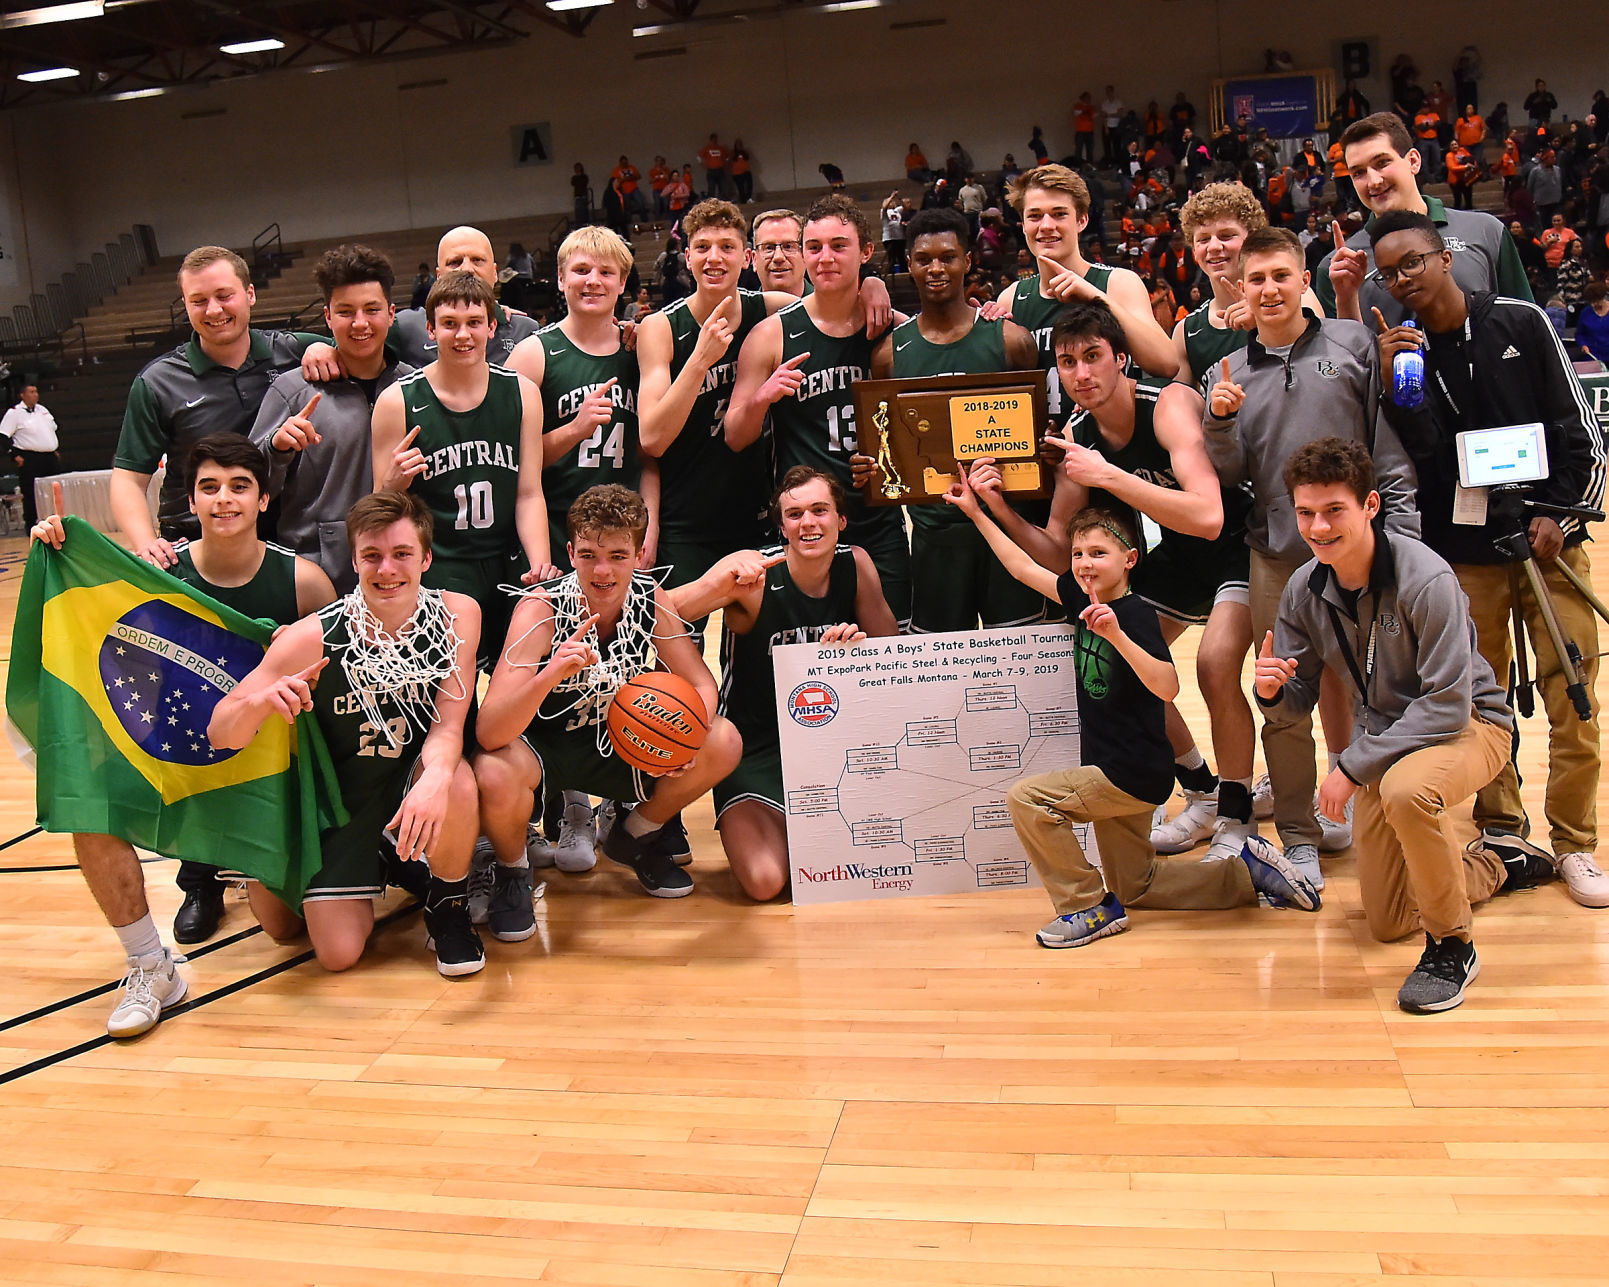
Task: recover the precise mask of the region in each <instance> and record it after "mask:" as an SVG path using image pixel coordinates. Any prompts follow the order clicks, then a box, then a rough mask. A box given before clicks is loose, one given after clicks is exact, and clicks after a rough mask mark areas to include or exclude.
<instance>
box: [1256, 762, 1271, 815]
mask: <svg viewBox="0 0 1609 1287" xmlns="http://www.w3.org/2000/svg"><path fill="white" fill-rule="evenodd" d="M1251 816H1252V817H1253V818H1256V819H1258V820H1261V819H1264V818H1272V817H1273V816H1274V784H1273V783H1272V782H1270V781H1269V780H1268V774H1266V773H1265V774H1263V775H1262V777H1260V778H1258V779H1257V781H1255V782H1253V783H1252V784H1251Z"/></svg>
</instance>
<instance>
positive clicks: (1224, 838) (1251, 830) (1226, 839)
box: [1201, 818, 1257, 862]
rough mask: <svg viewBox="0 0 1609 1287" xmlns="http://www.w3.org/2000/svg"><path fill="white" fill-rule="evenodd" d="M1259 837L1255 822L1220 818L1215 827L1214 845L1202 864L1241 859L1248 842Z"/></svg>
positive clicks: (1211, 845) (1213, 832) (1203, 858)
mask: <svg viewBox="0 0 1609 1287" xmlns="http://www.w3.org/2000/svg"><path fill="white" fill-rule="evenodd" d="M1256 836H1257V824H1256V823H1255V822H1242V821H1241V820H1240V819H1239V818H1219V819H1218V821H1217V822H1216V823H1215V824H1214V825H1213V829H1212V843H1211V844H1210V845H1208V846H1207V852H1206V853H1205V854H1204V855H1203V856H1202V859H1201V861H1202V862H1230V861H1235V860H1238V859H1239V858H1240V851H1241V850H1242V849H1244V848H1245V847H1246V842H1247V841H1248V840H1252V839H1255V838H1256Z"/></svg>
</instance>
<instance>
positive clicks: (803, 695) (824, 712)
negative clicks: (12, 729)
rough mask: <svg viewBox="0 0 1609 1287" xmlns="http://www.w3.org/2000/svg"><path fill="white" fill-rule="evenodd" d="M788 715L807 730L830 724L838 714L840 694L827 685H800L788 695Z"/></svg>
mask: <svg viewBox="0 0 1609 1287" xmlns="http://www.w3.org/2000/svg"><path fill="white" fill-rule="evenodd" d="M788 714H789V715H791V716H793V722H794V723H795V724H802V725H804V726H805V727H806V728H819V727H820V726H821V725H823V724H830V723H832V720H833V716H835V715H837V714H838V694H837V693H835V692H833V690H832V689H831V688H829V687H828V686H827V685H826V684H819V683H813V682H812V683H804V684H800V685H799V687H797V688H795V689H794V690H793V691H792V692H791V693H789V694H788Z"/></svg>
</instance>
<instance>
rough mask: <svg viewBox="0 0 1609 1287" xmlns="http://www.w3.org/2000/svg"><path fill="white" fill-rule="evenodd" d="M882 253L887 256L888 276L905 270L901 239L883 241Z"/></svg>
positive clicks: (903, 246)
mask: <svg viewBox="0 0 1609 1287" xmlns="http://www.w3.org/2000/svg"><path fill="white" fill-rule="evenodd" d="M883 253H884V254H886V255H887V256H888V272H889V275H890V276H892V275H893V274H895V273H903V272H905V271H906V268H905V243H904V242H903V241H885V242H884V243H883Z"/></svg>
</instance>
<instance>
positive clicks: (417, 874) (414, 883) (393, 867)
mask: <svg viewBox="0 0 1609 1287" xmlns="http://www.w3.org/2000/svg"><path fill="white" fill-rule="evenodd" d="M380 862H381V864H382V866H383V870H384V871H385V883H386V884H387V885H392V886H395V887H396V888H397V889H401V890H405V891H406V892H407V893H410V894H412V895H413V896H414V897H415V898H417V899H418V900H419V901H420V902H421V903H422V902H424V901H425V896H426V895H427V894H429V893H430V864H429V863H424V862H405V861H403V859H401V858H399V857H397V848H396V846H395V845H393V844H392V843H391V842H390V841H389V840H385V839H382V840H381V841H380Z"/></svg>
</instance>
